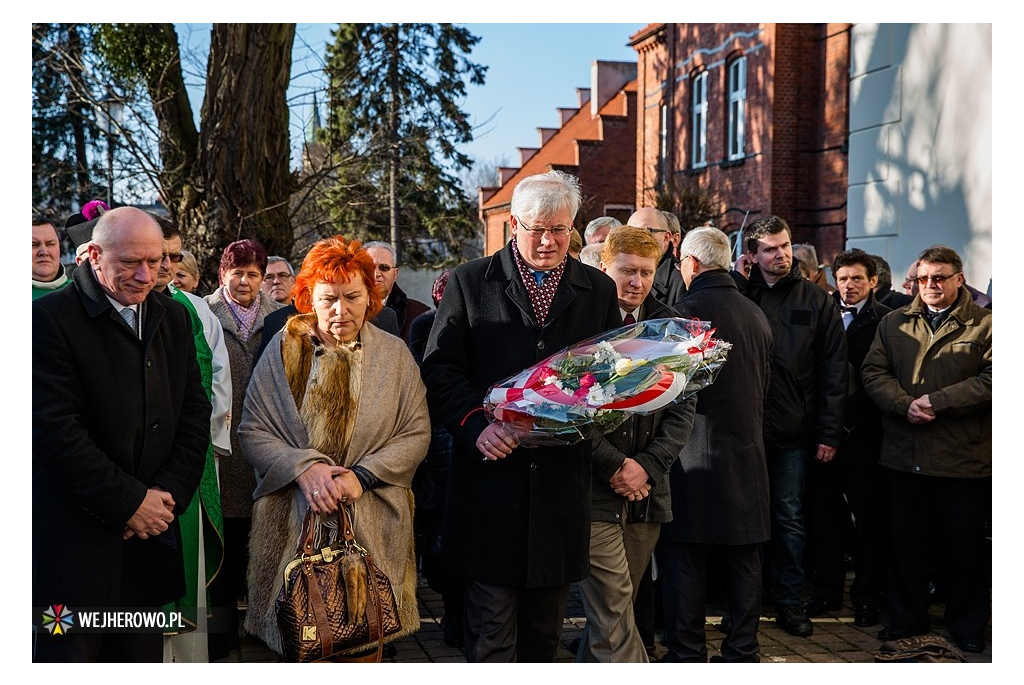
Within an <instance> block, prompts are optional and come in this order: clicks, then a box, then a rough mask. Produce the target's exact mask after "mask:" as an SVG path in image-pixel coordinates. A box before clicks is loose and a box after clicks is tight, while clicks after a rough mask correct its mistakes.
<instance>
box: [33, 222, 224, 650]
mask: <svg viewBox="0 0 1024 685" xmlns="http://www.w3.org/2000/svg"><path fill="white" fill-rule="evenodd" d="M162 250H163V235H162V233H161V230H160V227H159V226H158V225H157V223H156V221H155V220H154V219H153V218H152V217H150V216H149V215H148V214H146V213H145V212H143V211H141V210H138V209H135V208H131V207H124V208H120V209H115V210H111V211H110V212H107V213H106V214H104V215H103V216H102V217H101V218H100V219H99V221H98V222H97V224H96V227H95V229H94V231H93V241H92V244H91V246H90V247H89V261H88V265H86V264H83V265H82V267H81V268H79V269H76V270H75V273H74V279H73V280H74V282H73V284H72V285H71V286H69V287H67V288H64V289H63V290H61V291H59V292H55V293H53V294H51V295H49V296H47V297H45V298H41V299H40V300H38V301H36V302H34V303H33V306H32V345H33V350H32V374H33V388H32V411H33V424H32V603H33V607H34V609H33V613H34V614H36V616H37V618H38V619H41V618H42V611H43V610H46V609H49V610H51V611H53V610H54V608H57V607H62V609H61V610H62V611H65V612H66V611H72V613H74V612H78V614H77V615H76V618H77V616H80V615H81V613H82V612H89V611H92V610H95V611H100V612H104V611H119V610H121V611H132V612H134V611H156V610H159V608H160V606H161V605H163V604H165V603H168V602H171V601H174V600H176V599H178V598H179V597H180V596H181V595H183V594H184V591H185V578H184V566H183V560H182V551H181V546H180V545H179V544H178V541H179V539H180V535H179V530H178V524H177V520H176V517H177V516H179V515H180V514H182V513H183V512H184V511H185V509H186V508H187V507H188V505H189V504H190V502H191V500H192V497H193V496H194V495H195V492H196V488H197V486H198V484H199V480H200V478H201V476H202V472H203V465H204V461H205V457H206V447H207V443H208V441H209V437H210V411H211V406H210V401H209V399H207V396H206V393H205V391H204V390H203V386H202V381H201V377H200V371H199V365H198V363H197V361H196V350H195V344H194V342H193V338H192V328H191V323H190V321H189V314H188V312H187V311H186V310H185V308H184V307H183V306H182V305H180V304H178V303H177V302H174V301H173V300H171V299H169V298H166V297H163V296H162V295H158V294H156V293H153V292H152V290H153V286H154V285H155V283H156V275H157V270H158V268H159V266H160V262H161V260H162V257H163V252H162ZM47 625H48V626H49V629H48V628H46V627H40V628H37V630H36V634H37V642H36V648H35V653H34V659H35V660H38V661H160V660H161V658H162V644H163V643H162V640H163V638H162V635H161V633H160V631H159V630H157V632H141V631H135V632H128V633H109V632H97V631H90V630H87V629H85V628H84V627H82V625H81V623H80V622H79V621H77V620H75V621H74V624H73V627H71V628H70V629H68V631H67V634H64V635H56V634H51V633H50V630H52V629H53V624H52V623H49V624H47ZM54 632H56V631H54Z"/></svg>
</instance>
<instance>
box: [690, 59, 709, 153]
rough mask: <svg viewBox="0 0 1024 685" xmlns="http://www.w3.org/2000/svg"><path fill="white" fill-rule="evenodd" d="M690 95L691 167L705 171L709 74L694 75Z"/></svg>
mask: <svg viewBox="0 0 1024 685" xmlns="http://www.w3.org/2000/svg"><path fill="white" fill-rule="evenodd" d="M691 83H692V86H691V93H690V133H691V135H692V140H691V142H690V166H691V167H692V168H694V169H703V168H704V167H706V166H707V165H708V72H707V70H703V71H700V72H697V73H696V74H694V75H693V77H692V79H691Z"/></svg>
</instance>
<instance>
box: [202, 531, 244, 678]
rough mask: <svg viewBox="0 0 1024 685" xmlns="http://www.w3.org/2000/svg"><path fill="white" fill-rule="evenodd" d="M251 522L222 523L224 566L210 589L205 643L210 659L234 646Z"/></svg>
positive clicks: (221, 656)
mask: <svg viewBox="0 0 1024 685" xmlns="http://www.w3.org/2000/svg"><path fill="white" fill-rule="evenodd" d="M251 528H252V519H251V518H235V517H231V518H225V519H224V563H223V565H222V566H221V571H220V574H219V575H218V576H217V578H216V579H215V580H214V582H213V584H212V585H210V604H211V607H210V609H211V616H210V619H209V624H208V630H209V631H210V636H209V639H208V643H209V649H210V658H211V659H223V658H225V657H227V656H228V651H229V650H231V649H234V648H237V646H238V636H239V633H238V625H239V622H238V598H240V597H244V596H245V595H246V594H247V593H248V583H247V582H246V572H247V570H248V566H249V531H250V529H251Z"/></svg>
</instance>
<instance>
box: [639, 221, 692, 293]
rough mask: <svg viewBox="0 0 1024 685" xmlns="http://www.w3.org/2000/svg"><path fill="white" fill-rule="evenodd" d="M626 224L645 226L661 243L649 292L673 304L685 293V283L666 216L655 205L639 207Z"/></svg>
mask: <svg viewBox="0 0 1024 685" xmlns="http://www.w3.org/2000/svg"><path fill="white" fill-rule="evenodd" d="M626 225H627V226H639V227H640V228H646V229H647V230H648V231H650V232H651V234H652V235H653V236H654V237H655V238H656V239H657V240H658V241H659V242H660V243H661V249H662V253H661V259H660V260H658V270H657V271H656V272H655V274H654V289H653V290H652V291H651V293H652V294H653V295H654V297H655V299H657V300H658V301H659V302H664V303H665V304H667V305H669V306H674V305H675V304H676V302H678V301H679V300H680V299H682V297H683V295H684V294H685V293H686V285H685V284H684V283H683V277H682V276H681V275H680V274H679V260H678V259H676V254H675V243H673V242H672V228H671V226H670V225H669V220H668V217H666V216H665V213H664V212H662V211H661V210H660V209H657V208H655V207H641V208H640V209H638V210H636V211H635V212H633V213H632V214H631V215H630V216H629V220H628V221H627V222H626Z"/></svg>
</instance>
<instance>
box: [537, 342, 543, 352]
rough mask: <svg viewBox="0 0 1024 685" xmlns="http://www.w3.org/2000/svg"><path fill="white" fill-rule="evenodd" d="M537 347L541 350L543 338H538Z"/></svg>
mask: <svg viewBox="0 0 1024 685" xmlns="http://www.w3.org/2000/svg"><path fill="white" fill-rule="evenodd" d="M537 349H538V350H543V349H544V341H543V340H540V341H538V342H537Z"/></svg>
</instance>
